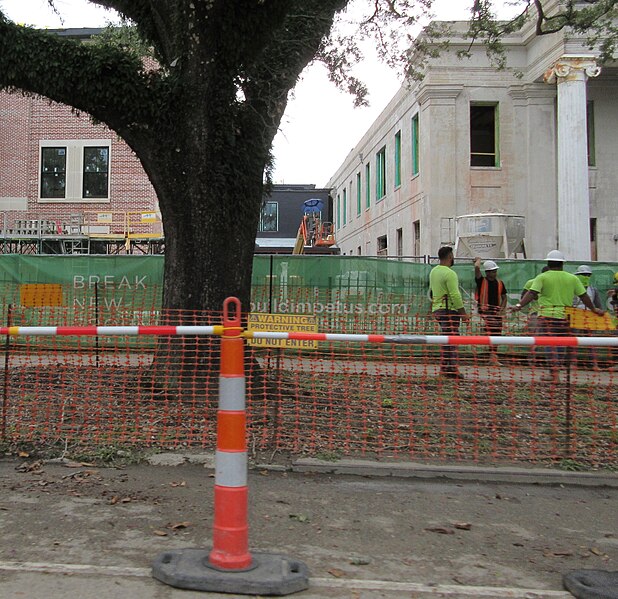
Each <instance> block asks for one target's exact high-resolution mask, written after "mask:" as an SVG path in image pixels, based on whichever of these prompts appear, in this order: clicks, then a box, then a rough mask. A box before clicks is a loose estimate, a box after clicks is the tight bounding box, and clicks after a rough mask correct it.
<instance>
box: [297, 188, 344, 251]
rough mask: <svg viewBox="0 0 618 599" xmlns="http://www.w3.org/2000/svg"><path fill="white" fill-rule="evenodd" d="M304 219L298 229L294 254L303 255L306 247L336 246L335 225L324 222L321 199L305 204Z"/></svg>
mask: <svg viewBox="0 0 618 599" xmlns="http://www.w3.org/2000/svg"><path fill="white" fill-rule="evenodd" d="M303 206H304V208H303V212H304V214H303V218H302V220H301V221H300V226H299V227H298V234H297V235H296V242H295V243H294V249H293V250H292V253H293V254H303V253H304V251H305V247H316V246H317V247H320V246H322V247H329V246H331V245H335V230H334V227H333V223H330V222H323V221H322V208H323V207H324V203H323V202H322V200H319V199H315V198H314V199H310V200H305V202H303Z"/></svg>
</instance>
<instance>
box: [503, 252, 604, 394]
mask: <svg viewBox="0 0 618 599" xmlns="http://www.w3.org/2000/svg"><path fill="white" fill-rule="evenodd" d="M546 260H547V267H548V270H547V271H546V272H543V273H541V274H540V275H539V276H538V277H536V279H534V281H533V282H532V285H531V287H530V289H529V290H528V291H527V292H526V294H525V295H524V297H523V298H522V299H521V301H520V302H519V303H517V304H515V306H513V308H512V310H513V311H514V312H518V311H519V310H521V309H522V308H523V307H524V306H527V305H528V304H529V303H530V302H532V301H534V300H536V299H538V302H539V327H540V329H541V333H542V334H543V335H551V336H568V335H569V334H570V332H571V331H570V329H569V321H568V319H567V315H566V312H565V308H566V307H567V306H571V305H572V303H573V296H577V297H579V298H581V300H582V302H583V303H584V305H585V306H586V307H587V308H588V309H589V310H592V311H593V312H594V313H595V314H598V315H600V316H602V315H603V314H604V312H603V310H601V309H599V308H596V307H595V306H594V304H593V303H592V300H591V299H590V296H589V295H588V294H587V293H586V288H585V287H584V286H583V285H582V282H581V281H580V280H579V279H578V278H577V277H576V276H575V275H573V274H571V273H569V272H566V271H565V270H564V263H565V257H564V254H563V253H562V252H561V251H559V250H551V252H549V253H548V254H547V258H546ZM559 349H560V350H561V351H556V349H555V348H553V350H552V352H551V356H550V376H549V377H548V380H551V381H553V382H557V381H558V380H559V367H560V362H561V359H562V356H563V354H564V348H559Z"/></svg>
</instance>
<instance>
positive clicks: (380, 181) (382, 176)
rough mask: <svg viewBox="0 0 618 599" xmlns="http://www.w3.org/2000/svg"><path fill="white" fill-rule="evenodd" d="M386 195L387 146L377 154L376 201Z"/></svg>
mask: <svg viewBox="0 0 618 599" xmlns="http://www.w3.org/2000/svg"><path fill="white" fill-rule="evenodd" d="M385 195H386V146H384V147H383V148H382V149H381V150H380V151H379V152H378V153H377V154H376V200H380V199H381V198H383V197H384V196H385Z"/></svg>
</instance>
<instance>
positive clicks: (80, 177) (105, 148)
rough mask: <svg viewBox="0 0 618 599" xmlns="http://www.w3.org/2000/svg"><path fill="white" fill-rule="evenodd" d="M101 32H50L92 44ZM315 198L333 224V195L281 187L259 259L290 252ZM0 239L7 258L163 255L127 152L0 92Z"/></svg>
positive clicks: (63, 109)
mask: <svg viewBox="0 0 618 599" xmlns="http://www.w3.org/2000/svg"><path fill="white" fill-rule="evenodd" d="M99 31H100V30H99V29H66V30H55V31H54V32H55V33H57V34H58V35H62V36H66V37H71V38H74V39H78V40H81V41H87V40H88V39H89V38H90V37H91V36H92V35H95V34H96V33H98V32H99ZM310 198H319V199H320V200H321V201H322V202H323V204H324V206H325V208H326V209H327V211H328V212H327V213H326V210H325V213H324V214H323V219H324V220H328V221H332V200H330V201H329V191H328V190H324V189H316V187H315V185H275V186H274V187H273V190H272V193H271V196H270V197H269V198H267V200H266V201H265V203H264V208H263V213H262V218H261V220H260V226H259V230H258V232H257V237H258V239H257V242H256V251H257V252H260V253H270V252H274V253H290V252H291V251H292V248H293V247H294V242H295V240H296V235H297V232H298V228H299V223H300V221H301V217H302V215H303V202H304V201H305V200H307V199H310ZM0 231H1V235H2V238H3V241H4V243H3V244H1V245H0V248H1V251H2V253H77V252H79V253H125V252H131V253H132V250H133V249H135V248H134V246H135V247H138V248H139V250H140V251H141V252H145V253H158V252H161V251H163V249H164V243H163V228H162V223H161V220H160V213H159V209H158V202H157V196H156V194H155V191H154V189H153V187H152V185H151V184H150V181H149V180H148V177H147V176H146V173H145V172H144V170H143V168H142V166H141V164H140V162H139V160H138V159H137V157H136V156H135V154H134V153H133V152H132V150H131V149H130V148H129V147H128V146H127V144H125V142H124V141H123V140H122V139H120V138H119V137H118V135H117V134H116V133H115V132H114V131H112V130H110V129H109V128H108V127H106V126H105V125H102V124H93V123H92V121H91V119H90V117H89V116H88V115H87V114H80V113H79V112H77V111H75V110H73V109H72V108H70V107H69V106H66V105H63V104H57V103H54V102H51V101H49V100H48V99H46V98H42V97H33V96H27V95H23V94H21V93H6V92H0ZM69 238H70V241H69ZM9 240H10V241H9ZM330 251H331V252H333V251H337V250H335V249H333V250H330Z"/></svg>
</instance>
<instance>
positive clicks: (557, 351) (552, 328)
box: [538, 316, 571, 370]
mask: <svg viewBox="0 0 618 599" xmlns="http://www.w3.org/2000/svg"><path fill="white" fill-rule="evenodd" d="M538 322H539V330H540V331H539V332H540V333H541V335H546V336H548V337H568V336H569V335H571V329H570V327H569V321H568V320H567V319H566V318H549V317H547V316H539V320H538ZM566 355H567V348H566V347H564V346H561V347H552V346H549V347H548V348H547V357H548V359H549V367H550V368H551V369H552V370H557V369H558V368H560V367H561V366H563V365H564V361H565V357H566Z"/></svg>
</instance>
